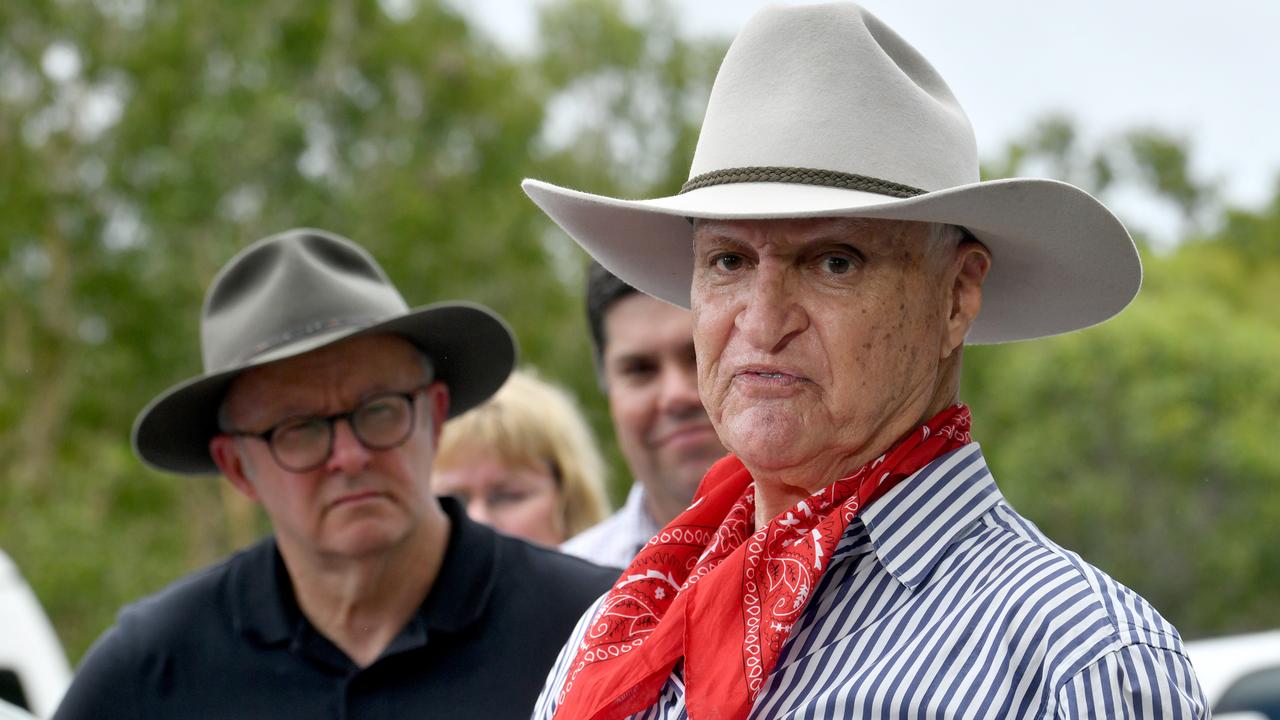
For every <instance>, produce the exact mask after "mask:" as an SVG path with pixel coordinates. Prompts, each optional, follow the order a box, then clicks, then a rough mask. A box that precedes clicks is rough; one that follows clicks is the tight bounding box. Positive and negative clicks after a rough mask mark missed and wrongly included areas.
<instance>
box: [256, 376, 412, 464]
mask: <svg viewBox="0 0 1280 720" xmlns="http://www.w3.org/2000/svg"><path fill="white" fill-rule="evenodd" d="M337 417H343V416H341V415H339V416H335V417H331V418H299V419H298V420H296V421H293V422H289V423H285V424H283V425H280V426H278V427H277V428H276V429H275V431H274V432H273V433H272V434H271V441H270V443H271V453H272V455H274V456H275V458H276V461H277V462H279V463H280V465H281V466H282V467H284V468H285V469H288V470H293V471H295V472H302V471H305V470H309V469H313V468H315V467H317V466H318V465H320V464H321V463H323V462H324V461H325V459H326V458H328V457H329V453H330V452H331V451H332V449H333V423H334V421H335V420H336V418H337ZM346 417H347V418H348V419H349V421H350V423H351V430H352V432H354V433H355V436H356V439H357V440H359V441H360V443H361V444H362V445H364V446H365V447H366V448H369V449H370V450H388V449H390V448H393V447H395V446H397V445H399V444H400V443H402V442H404V441H405V440H406V439H407V438H408V437H409V435H410V433H412V432H413V403H412V402H411V400H410V397H409V396H406V395H399V394H387V395H380V396H377V397H374V398H371V399H370V400H368V401H367V402H365V403H364V404H362V405H360V406H359V407H358V408H356V409H355V410H354V411H352V412H351V413H349V414H347V415H346Z"/></svg>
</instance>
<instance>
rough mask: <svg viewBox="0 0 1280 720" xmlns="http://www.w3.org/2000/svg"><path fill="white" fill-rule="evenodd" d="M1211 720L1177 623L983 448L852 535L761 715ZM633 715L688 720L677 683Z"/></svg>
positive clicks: (556, 684)
mask: <svg viewBox="0 0 1280 720" xmlns="http://www.w3.org/2000/svg"><path fill="white" fill-rule="evenodd" d="M598 605H599V602H597V603H596V606H598ZM596 606H593V607H592V608H590V609H589V610H588V611H587V613H586V614H585V615H584V616H583V619H582V620H580V621H579V623H578V626H577V628H575V630H574V634H573V636H572V637H571V638H570V640H569V642H568V643H567V644H566V645H565V648H564V649H563V650H561V652H560V657H559V658H558V659H557V661H556V665H555V667H553V668H552V671H551V675H550V676H549V677H548V678H547V685H546V687H544V688H543V691H542V696H541V697H540V698H539V700H538V705H537V708H536V709H535V712H534V717H535V718H538V719H540V720H541V719H549V718H551V716H552V715H553V714H554V712H555V698H556V694H557V692H558V691H559V688H560V685H561V684H562V683H563V682H564V677H565V673H566V671H567V670H568V666H569V665H570V663H571V662H572V660H573V658H574V654H575V651H576V649H577V647H578V644H579V643H580V641H581V638H582V636H583V634H584V633H585V632H586V629H587V627H588V625H589V623H588V622H587V620H588V619H589V618H591V617H593V616H594V614H595V611H596ZM1207 714H1208V711H1207V703H1206V700H1205V697H1204V694H1203V692H1202V691H1201V690H1200V686H1199V684H1198V683H1197V681H1196V678H1195V675H1194V673H1193V671H1192V668H1191V663H1190V662H1189V661H1188V660H1187V656H1186V652H1185V651H1184V649H1183V647H1182V640H1181V638H1179V637H1178V633H1177V631H1176V630H1174V628H1173V626H1172V625H1170V624H1169V623H1168V622H1167V621H1166V620H1165V619H1164V618H1162V617H1160V615H1159V614H1158V613H1156V611H1155V609H1153V608H1152V607H1151V605H1149V604H1148V603H1147V602H1146V601H1145V600H1143V599H1142V598H1141V597H1139V596H1138V595H1137V594H1136V593H1134V592H1133V591H1132V590H1130V589H1128V588H1126V587H1124V586H1123V585H1121V584H1119V583H1117V582H1116V581H1115V580H1112V579H1111V578H1110V577H1108V576H1107V575H1105V574H1103V573H1102V571H1100V570H1098V569H1096V568H1094V567H1093V566H1091V565H1089V564H1087V563H1085V562H1084V561H1083V560H1081V559H1080V557H1079V556H1078V555H1076V554H1075V553H1073V552H1070V551H1068V550H1065V549H1063V548H1061V547H1059V546H1058V545H1056V544H1054V543H1053V542H1052V541H1051V540H1049V539H1048V538H1047V537H1045V536H1044V535H1043V534H1041V532H1040V530H1039V529H1037V528H1036V526H1035V525H1033V524H1032V523H1031V522H1030V521H1029V520H1027V519H1026V518H1023V517H1022V516H1020V515H1018V514H1017V513H1016V512H1015V511H1014V510H1013V508H1011V507H1009V505H1008V503H1007V502H1005V500H1004V498H1003V496H1001V494H1000V491H999V490H998V489H997V488H996V485H995V481H994V480H993V479H992V477H991V472H990V471H989V470H988V469H987V464H986V461H985V460H984V459H983V457H982V451H981V450H980V449H979V447H978V445H977V443H971V444H969V445H966V446H964V447H963V448H960V449H959V450H957V451H955V452H953V453H951V454H949V455H946V456H943V457H941V458H939V459H937V460H935V461H934V462H933V463H931V464H930V465H928V466H927V467H925V468H924V469H922V470H920V471H919V472H918V473H916V474H915V475H914V476H912V477H911V478H908V479H907V480H904V481H903V482H901V483H900V484H899V485H898V486H897V487H895V488H894V489H893V490H891V491H889V492H888V493H887V494H885V496H884V497H882V498H881V499H880V500H878V501H877V502H875V503H874V504H872V505H871V506H870V507H869V508H867V509H866V511H864V512H863V513H862V515H861V516H860V517H859V518H858V519H855V520H854V521H853V522H852V523H851V524H850V525H849V529H848V531H847V532H846V533H845V536H844V537H843V538H842V539H841V541H840V544H839V546H838V547H837V548H836V553H835V555H834V556H833V557H832V560H831V565H830V566H829V567H828V569H827V571H826V573H825V574H824V575H823V577H822V580H821V581H820V583H819V585H818V589H817V591H816V592H815V593H814V597H813V599H812V600H811V601H810V603H809V605H808V607H807V608H806V609H805V612H804V614H803V616H802V617H801V619H800V620H799V621H797V622H796V624H795V626H794V629H793V630H792V633H791V636H790V638H788V640H787V643H786V645H785V646H784V647H783V650H782V654H781V656H780V657H779V660H778V664H777V666H776V667H775V668H774V670H773V672H772V674H770V676H769V678H768V680H767V682H766V683H765V686H764V688H763V690H762V691H761V693H760V696H759V698H758V699H757V701H756V703H755V706H754V707H753V708H752V711H751V717H752V718H757V719H761V720H763V719H766V718H768V719H770V720H771V719H772V718H796V719H800V718H806V719H816V718H1085V717H1088V718H1093V717H1106V718H1171V719H1184V718H1185V719H1191V718H1201V717H1205V716H1207ZM634 717H635V718H643V719H644V720H658V719H667V718H670V719H675V718H680V719H684V718H687V717H688V715H687V714H686V712H685V707H684V684H683V681H682V678H681V677H680V675H679V672H675V673H673V674H672V676H671V677H670V678H669V679H668V681H667V684H666V686H665V687H664V688H663V690H662V693H661V695H660V697H659V698H658V701H657V703H656V704H655V705H654V706H653V707H651V708H650V709H649V710H647V711H645V712H642V713H639V714H637V715H635V716H634Z"/></svg>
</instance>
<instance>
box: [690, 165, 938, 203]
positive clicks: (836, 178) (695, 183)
mask: <svg viewBox="0 0 1280 720" xmlns="http://www.w3.org/2000/svg"><path fill="white" fill-rule="evenodd" d="M748 182H752V183H755V182H776V183H793V184H796V185H822V186H825V187H834V188H840V189H842V190H861V191H863V192H869V193H875V194H877V195H887V196H889V197H895V198H910V197H915V196H917V195H923V194H924V193H925V191H924V190H921V189H920V188H915V187H911V186H910V185H903V184H902V183H896V182H893V181H892V180H881V179H880V178H874V177H870V176H868V175H856V174H854V173H846V172H838V171H835V170H818V169H814V168H802V167H741V168H725V169H723V170H713V171H711V172H708V173H703V174H701V175H699V176H697V177H694V178H690V179H689V182H686V183H685V184H684V185H682V186H681V187H680V194H682V195H683V194H684V193H687V192H689V191H690V190H697V189H699V188H704V187H711V186H713V185H730V184H733V183H748Z"/></svg>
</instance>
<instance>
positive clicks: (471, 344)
mask: <svg viewBox="0 0 1280 720" xmlns="http://www.w3.org/2000/svg"><path fill="white" fill-rule="evenodd" d="M379 333H386V334H393V335H399V336H402V337H404V338H405V339H406V340H408V341H409V342H411V343H413V344H414V345H416V346H417V347H418V348H420V349H421V350H422V351H423V352H424V353H425V354H426V355H427V356H429V357H430V358H431V361H432V365H433V367H434V369H435V373H434V379H436V380H440V381H443V382H444V383H445V385H447V386H448V388H449V417H454V416H456V415H458V414H460V413H463V412H466V411H467V410H469V409H471V408H473V407H475V406H476V405H479V404H480V403H482V402H484V401H485V400H486V399H488V398H489V397H490V396H491V395H493V393H495V392H497V390H498V388H500V387H501V386H502V384H503V383H504V382H505V381H506V379H507V377H508V376H509V375H510V374H511V370H512V368H514V367H515V363H516V345H515V340H514V337H513V335H512V333H511V329H510V328H509V327H508V326H507V324H506V322H504V321H503V320H502V318H500V317H498V316H497V315H495V314H494V313H492V312H491V311H489V310H488V309H487V308H485V307H483V306H480V305H476V304H473V303H466V302H447V303H436V304H433V305H427V306H424V307H420V308H415V309H413V310H410V311H409V312H408V313H405V314H402V315H397V316H396V317H393V318H389V319H386V320H382V321H378V322H373V323H369V324H366V325H362V326H357V327H351V326H348V327H344V328H341V329H338V330H334V331H331V332H327V333H322V334H318V335H312V336H309V337H307V338H305V339H303V340H300V341H298V342H295V343H290V344H288V345H285V346H282V347H278V348H275V349H273V350H271V351H270V352H267V353H264V354H262V355H260V356H256V357H253V358H251V359H250V360H248V361H246V362H244V363H242V364H239V365H237V366H235V367H230V368H226V369H224V370H221V371H219V372H215V373H209V374H205V375H201V376H199V377H196V378H192V379H190V380H187V381H184V382H182V383H179V384H177V385H175V386H173V387H171V388H169V389H168V390H166V391H164V392H163V393H161V394H160V395H159V396H158V397H157V398H156V399H155V400H153V401H151V403H150V404H148V405H147V407H146V408H144V409H143V410H142V412H141V413H139V414H138V418H137V420H136V421H135V422H134V425H133V447H134V450H135V452H136V453H137V454H138V457H140V458H141V459H142V460H143V462H145V463H146V464H147V465H149V466H151V467H153V468H156V469H159V470H166V471H170V472H176V473H183V474H205V473H216V472H218V467H217V465H216V464H215V463H214V462H213V458H212V457H211V456H210V454H209V441H210V440H211V439H212V438H213V437H214V436H215V435H217V434H218V433H220V432H221V430H220V429H219V427H218V420H217V417H218V409H219V407H220V405H221V404H222V400H223V398H224V396H225V395H226V392H227V389H228V387H229V386H230V385H231V382H232V381H233V380H234V379H235V377H236V376H237V375H239V374H240V373H242V372H244V371H245V370H248V369H250V368H253V367H258V366H261V365H266V364H267V363H271V362H275V361H278V360H283V359H285V358H289V357H294V356H297V355H301V354H303V353H306V352H310V351H312V350H318V349H320V348H322V347H325V346H328V345H332V344H334V343H336V342H340V341H342V340H347V339H350V338H354V337H358V336H362V335H373V334H379Z"/></svg>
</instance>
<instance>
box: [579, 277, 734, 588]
mask: <svg viewBox="0 0 1280 720" xmlns="http://www.w3.org/2000/svg"><path fill="white" fill-rule="evenodd" d="M587 320H588V322H589V323H590V325H591V340H592V342H593V344H594V347H595V353H596V367H597V368H598V370H599V374H600V383H601V386H602V387H603V388H604V392H605V395H606V396H608V398H609V413H610V415H611V416H612V417H613V429H614V432H615V433H616V434H617V437H618V445H619V447H621V448H622V454H623V456H624V457H625V458H626V460H627V467H628V468H629V469H630V470H631V477H632V478H633V481H634V482H633V484H632V486H631V492H630V493H628V495H627V500H626V503H625V504H624V505H623V506H622V509H621V510H619V511H618V512H616V513H614V514H613V515H612V516H610V517H609V518H608V519H606V520H605V521H604V522H602V523H600V524H599V525H597V526H595V527H593V528H591V529H589V530H587V531H585V532H583V533H582V534H580V535H578V536H577V537H575V538H572V539H570V540H569V541H568V542H567V543H565V544H564V545H563V546H562V547H561V549H563V550H564V551H565V552H567V553H570V554H572V555H578V556H580V557H584V558H587V559H589V560H593V561H595V562H598V563H600V564H602V565H615V566H619V567H625V566H626V565H627V563H629V562H631V558H633V557H635V555H636V553H637V552H639V551H640V548H641V547H643V546H644V544H645V543H646V542H648V540H649V538H651V537H653V535H654V534H655V533H656V532H658V530H659V529H660V528H661V527H662V526H664V525H666V524H667V523H669V522H671V521H672V520H673V519H674V518H675V517H676V515H679V514H680V513H681V512H682V511H684V509H685V508H686V507H688V505H689V502H690V501H691V500H692V499H693V493H694V491H695V490H697V489H698V483H699V482H700V481H701V480H702V476H703V475H704V474H705V473H706V472H707V468H709V467H711V464H712V463H714V462H715V461H716V460H718V459H720V457H722V456H723V455H724V452H725V451H724V447H723V446H721V445H720V440H719V438H717V437H716V433H715V429H714V428H712V427H711V421H710V420H708V419H707V412H706V410H704V409H703V407H702V401H701V400H700V399H699V398H698V374H697V373H698V370H697V365H696V363H695V361H694V356H693V317H692V315H690V313H689V311H688V310H685V309H684V308H679V307H676V306H675V305H671V304H669V303H665V302H662V301H661V300H655V299H654V298H652V297H650V296H648V295H645V294H644V293H641V292H639V291H637V290H636V289H635V288H633V287H631V286H630V285H628V284H627V283H625V282H623V281H622V280H619V279H618V278H617V277H615V276H614V275H613V274H612V273H610V272H609V271H608V270H605V269H604V268H603V267H601V266H600V264H599V263H596V262H592V263H591V267H590V269H589V270H588V271H587Z"/></svg>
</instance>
